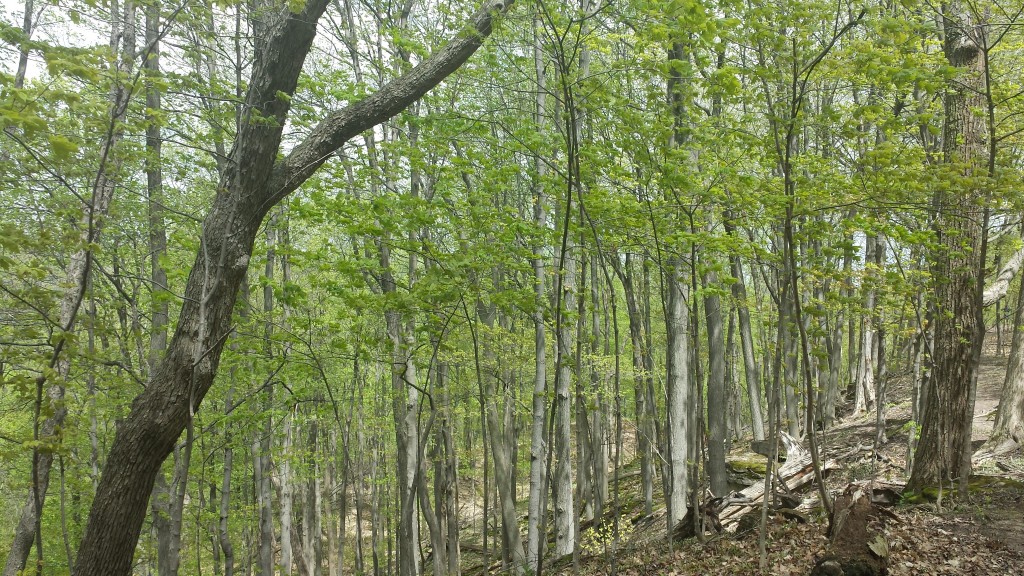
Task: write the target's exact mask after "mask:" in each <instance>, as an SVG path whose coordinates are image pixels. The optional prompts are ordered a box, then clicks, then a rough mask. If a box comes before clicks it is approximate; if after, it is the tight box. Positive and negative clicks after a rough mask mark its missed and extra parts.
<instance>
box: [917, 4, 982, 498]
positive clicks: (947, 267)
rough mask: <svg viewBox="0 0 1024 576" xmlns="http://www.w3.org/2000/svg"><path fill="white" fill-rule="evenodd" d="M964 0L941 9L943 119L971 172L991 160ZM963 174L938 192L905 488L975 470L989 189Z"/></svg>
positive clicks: (978, 50)
mask: <svg viewBox="0 0 1024 576" xmlns="http://www.w3.org/2000/svg"><path fill="white" fill-rule="evenodd" d="M970 14H971V12H970V10H969V9H968V7H967V6H966V5H963V4H961V3H960V2H953V3H950V4H949V5H948V6H947V9H946V10H945V11H944V12H943V29H944V32H945V38H944V40H943V50H944V52H945V55H946V59H947V61H948V62H949V64H950V65H951V66H952V67H953V68H955V69H956V70H957V71H958V73H959V77H958V78H957V80H956V81H955V82H953V83H951V85H950V86H949V87H947V90H946V96H945V102H944V108H945V121H944V122H943V137H942V141H943V157H944V163H946V164H947V165H949V166H950V167H952V168H954V169H955V170H956V172H957V173H958V174H961V175H962V176H963V177H965V178H969V177H975V178H976V177H977V176H978V175H980V174H981V170H983V167H984V165H985V162H984V158H985V154H986V151H985V150H986V143H985V135H986V131H985V128H984V118H982V117H980V116H978V115H977V114H976V113H975V110H979V109H983V107H984V104H985V101H984V90H982V86H983V80H984V77H985V59H984V58H983V54H982V47H983V46H984V45H985V44H984V23H983V22H978V23H975V22H972V21H971V15H970ZM976 186H977V185H976V184H973V183H972V184H968V183H967V182H965V186H964V188H966V189H964V190H961V189H960V187H957V189H956V190H955V191H953V190H947V189H946V188H944V187H943V188H939V189H938V190H937V191H936V192H935V198H934V206H935V208H936V217H935V224H934V227H935V232H936V235H937V240H938V244H939V246H938V248H937V250H936V251H935V252H934V253H933V254H932V260H933V262H932V278H933V279H934V282H935V288H934V289H935V306H936V308H937V311H936V313H935V315H934V340H933V354H932V356H931V364H932V366H931V375H930V377H929V378H928V381H927V386H928V389H927V390H926V391H925V393H926V396H927V398H926V403H925V406H924V408H925V409H924V413H923V415H922V419H923V426H922V429H921V438H920V441H919V443H918V446H917V453H916V454H915V456H914V465H913V469H912V470H911V475H910V480H909V481H908V483H907V490H908V491H912V492H919V491H920V490H921V489H923V488H925V487H927V486H935V485H938V484H939V483H941V482H949V481H951V480H952V479H956V478H960V479H966V478H967V476H968V475H969V474H970V459H969V458H964V454H965V452H966V453H968V454H969V450H970V440H971V425H972V423H973V413H972V412H973V408H974V407H973V405H972V402H971V398H972V397H973V394H972V393H971V391H972V388H973V385H974V382H975V376H976V374H977V368H978V367H977V363H978V360H979V359H980V352H981V344H982V339H983V337H984V320H983V316H982V313H983V310H984V309H983V307H982V278H983V266H984V263H985V253H984V251H985V241H984V234H985V222H984V220H985V218H984V217H983V215H982V210H981V209H980V208H978V207H979V206H981V205H982V203H981V198H982V196H983V191H982V190H979V189H977V188H976Z"/></svg>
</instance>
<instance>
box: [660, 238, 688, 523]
mask: <svg viewBox="0 0 1024 576" xmlns="http://www.w3.org/2000/svg"><path fill="white" fill-rule="evenodd" d="M667 264H668V274H667V275H666V284H667V285H668V310H666V313H665V323H666V330H667V332H668V352H667V358H666V364H667V370H668V384H667V388H668V399H667V401H666V410H667V412H668V429H667V439H668V462H669V476H670V477H669V480H668V487H669V490H668V494H666V495H665V500H666V502H667V504H668V525H669V533H670V534H671V532H672V530H673V529H674V528H675V527H676V525H677V524H679V522H681V521H682V520H683V518H684V517H685V516H686V498H687V494H688V490H689V474H688V466H689V460H690V459H691V454H690V443H689V442H688V441H687V439H688V435H687V433H686V432H687V426H688V423H687V420H688V418H687V414H689V410H690V405H691V404H692V403H693V398H691V389H690V388H691V386H690V350H689V345H690V339H689V334H690V321H689V308H688V303H687V301H688V299H689V297H688V294H689V284H688V283H687V282H686V277H685V276H684V275H683V271H684V270H685V268H684V267H683V261H682V259H681V258H679V257H673V258H672V259H671V260H670V261H668V262H667Z"/></svg>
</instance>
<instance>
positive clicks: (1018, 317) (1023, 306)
mask: <svg viewBox="0 0 1024 576" xmlns="http://www.w3.org/2000/svg"><path fill="white" fill-rule="evenodd" d="M1022 323H1024V282H1021V285H1020V292H1019V293H1018V296H1017V309H1016V311H1015V312H1014V314H1013V339H1012V340H1011V343H1010V358H1009V360H1008V361H1007V365H1006V379H1005V380H1004V381H1003V392H1002V394H1001V395H1000V396H999V407H998V408H997V409H996V422H995V426H994V428H993V429H992V435H991V436H990V437H989V439H988V441H987V442H986V443H985V446H984V447H983V448H982V450H981V453H982V454H993V455H996V454H1003V453H1006V452H1009V451H1012V450H1015V449H1016V448H1017V447H1019V446H1022V445H1024V328H1022V326H1021V324H1022Z"/></svg>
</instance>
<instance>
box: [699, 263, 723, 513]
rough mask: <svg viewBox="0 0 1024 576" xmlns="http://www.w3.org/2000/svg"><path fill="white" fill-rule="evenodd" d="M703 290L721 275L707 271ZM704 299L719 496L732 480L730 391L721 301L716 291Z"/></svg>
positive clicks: (711, 441)
mask: <svg viewBox="0 0 1024 576" xmlns="http://www.w3.org/2000/svg"><path fill="white" fill-rule="evenodd" d="M703 280H704V282H703V284H704V288H705V290H707V288H708V287H711V286H714V285H715V284H717V283H718V275H717V274H715V273H714V272H707V273H705V274H704V278H703ZM706 294H707V295H706V296H704V317H705V321H706V322H707V334H708V362H709V365H710V366H709V370H708V401H707V418H708V475H709V476H710V477H711V492H712V493H713V494H714V495H715V496H718V497H724V496H725V495H726V494H728V493H729V477H728V472H727V470H726V468H725V452H726V448H725V444H726V441H727V440H726V423H725V420H726V412H727V402H728V399H727V398H728V391H727V390H726V381H725V355H726V349H725V330H724V328H723V323H722V306H721V300H720V299H719V298H718V296H717V295H716V294H714V293H713V292H706Z"/></svg>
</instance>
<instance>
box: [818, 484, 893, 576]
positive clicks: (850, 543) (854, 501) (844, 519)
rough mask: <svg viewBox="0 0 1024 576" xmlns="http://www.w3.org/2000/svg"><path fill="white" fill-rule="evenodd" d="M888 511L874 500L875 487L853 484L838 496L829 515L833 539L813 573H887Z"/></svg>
mask: <svg viewBox="0 0 1024 576" xmlns="http://www.w3.org/2000/svg"><path fill="white" fill-rule="evenodd" d="M885 518H886V515H885V514H884V513H882V511H881V510H880V509H879V508H878V507H877V506H876V505H875V504H874V503H873V502H872V501H871V491H870V489H866V488H864V487H863V486H860V485H857V484H850V485H849V486H847V487H846V490H844V491H843V494H842V495H841V496H839V497H838V498H836V501H835V506H834V508H833V510H832V517H831V518H830V519H829V528H828V535H829V539H830V541H831V543H830V544H829V547H828V551H827V552H826V553H825V556H824V557H822V558H821V559H819V560H818V561H817V562H816V563H815V564H814V568H813V569H812V570H811V576H883V575H885V574H886V573H887V571H888V567H889V544H888V541H887V540H886V539H885V532H884V527H885Z"/></svg>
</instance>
